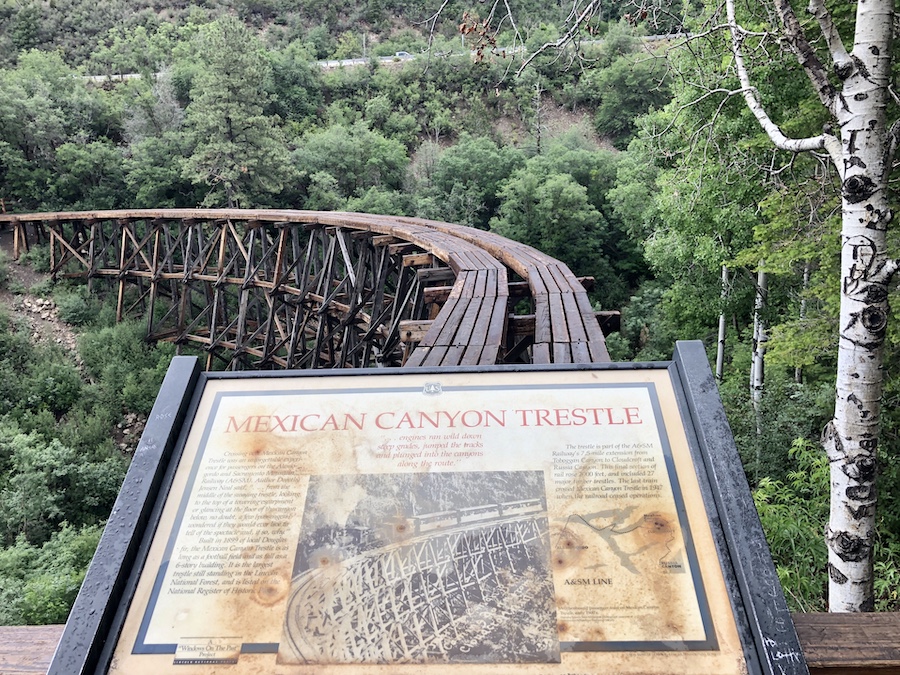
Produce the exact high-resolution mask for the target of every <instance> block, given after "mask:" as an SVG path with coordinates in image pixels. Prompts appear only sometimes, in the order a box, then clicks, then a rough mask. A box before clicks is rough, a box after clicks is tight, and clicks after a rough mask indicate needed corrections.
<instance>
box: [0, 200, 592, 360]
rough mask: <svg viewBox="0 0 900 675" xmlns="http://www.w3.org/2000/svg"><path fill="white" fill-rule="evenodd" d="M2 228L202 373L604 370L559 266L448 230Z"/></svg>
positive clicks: (250, 220) (191, 216)
mask: <svg viewBox="0 0 900 675" xmlns="http://www.w3.org/2000/svg"><path fill="white" fill-rule="evenodd" d="M4 222H8V223H11V224H12V225H13V227H14V228H15V235H16V239H15V240H16V245H17V247H19V249H21V247H26V246H29V245H31V244H33V243H34V242H36V241H46V242H47V243H48V244H49V247H50V265H51V273H52V274H53V276H54V277H55V278H61V277H78V278H85V279H87V282H88V284H89V285H90V286H91V288H92V289H93V288H95V287H96V286H97V285H98V284H99V282H101V281H104V282H106V283H105V286H106V287H107V288H112V289H113V290H114V292H115V294H116V314H117V318H118V319H119V320H121V319H124V318H128V317H141V318H142V319H144V320H146V322H147V329H148V336H149V338H150V339H152V340H167V341H171V342H175V343H176V344H179V345H183V344H193V345H197V346H199V347H201V348H202V349H204V350H206V352H207V353H208V355H209V356H208V360H207V366H208V367H231V368H234V369H240V368H254V369H266V368H344V367H371V366H408V367H412V366H448V365H484V364H493V363H551V362H555V363H585V362H600V361H607V360H609V356H608V353H607V350H606V346H605V341H604V337H603V332H602V330H601V329H600V326H599V324H598V318H597V314H596V313H595V312H594V310H593V309H592V307H591V303H590V301H589V300H588V297H587V293H586V291H585V289H584V286H583V285H582V282H581V281H580V280H579V279H577V278H576V277H575V276H574V275H573V274H572V272H571V271H570V270H569V269H568V267H566V266H565V265H564V264H563V263H561V262H559V261H557V260H555V259H553V258H551V257H549V256H547V255H545V254H543V253H541V252H540V251H537V250H536V249H534V248H531V247H529V246H526V245H524V244H520V243H518V242H515V241H511V240H508V239H504V238H503V237H499V236H498V235H495V234H493V233H490V232H484V231H481V230H476V229H473V228H468V227H464V226H461V225H453V224H450V223H440V222H436V221H428V220H422V219H416V218H401V217H390V216H376V215H369V214H358V213H336V212H315V211H275V210H235V209H228V210H185V209H169V210H140V211H97V212H69V213H38V214H26V215H17V214H3V215H0V223H4ZM17 253H18V250H17ZM98 290H99V289H98ZM516 308H517V309H519V312H518V313H514V312H513V310H514V309H516Z"/></svg>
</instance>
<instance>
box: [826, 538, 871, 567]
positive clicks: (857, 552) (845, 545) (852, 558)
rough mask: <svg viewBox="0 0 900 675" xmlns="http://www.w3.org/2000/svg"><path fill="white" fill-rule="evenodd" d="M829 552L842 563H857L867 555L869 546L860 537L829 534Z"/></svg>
mask: <svg viewBox="0 0 900 675" xmlns="http://www.w3.org/2000/svg"><path fill="white" fill-rule="evenodd" d="M828 539H829V543H830V544H831V550H832V551H834V552H835V553H836V554H837V557H838V558H840V559H841V560H843V561H844V562H859V561H861V560H865V559H866V558H867V557H868V555H869V549H870V548H871V546H870V545H869V544H868V543H867V542H866V540H865V539H863V538H862V537H857V536H856V535H855V534H850V533H849V532H830V533H829V535H828Z"/></svg>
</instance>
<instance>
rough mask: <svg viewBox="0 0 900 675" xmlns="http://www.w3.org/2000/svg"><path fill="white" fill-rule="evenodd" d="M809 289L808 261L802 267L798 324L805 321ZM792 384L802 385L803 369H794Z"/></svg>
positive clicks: (798, 367)
mask: <svg viewBox="0 0 900 675" xmlns="http://www.w3.org/2000/svg"><path fill="white" fill-rule="evenodd" d="M808 288H809V261H807V262H806V263H805V264H804V265H803V295H802V296H801V298H800V323H801V324H802V323H803V321H804V319H806V290H807V289H808ZM794 382H796V383H797V384H803V368H802V367H801V366H797V367H796V368H794Z"/></svg>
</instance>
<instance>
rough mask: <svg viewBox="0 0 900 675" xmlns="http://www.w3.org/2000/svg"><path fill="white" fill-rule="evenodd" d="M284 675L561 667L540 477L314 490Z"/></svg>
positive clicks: (421, 479) (343, 479) (431, 477)
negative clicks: (347, 667)
mask: <svg viewBox="0 0 900 675" xmlns="http://www.w3.org/2000/svg"><path fill="white" fill-rule="evenodd" d="M306 502H307V504H306V509H305V511H304V517H303V524H302V527H301V537H300V542H299V544H298V546H297V558H296V562H295V564H294V576H293V581H292V584H291V594H290V598H289V600H288V603H287V614H286V617H285V624H284V636H283V640H282V642H281V645H280V649H279V652H278V662H279V663H298V664H300V663H372V664H376V663H393V662H396V663H428V662H453V663H504V662H505V663H529V662H537V663H539V662H559V660H560V656H559V640H558V636H557V631H556V610H555V603H554V594H553V579H552V575H551V573H550V550H549V549H550V547H549V540H548V525H547V510H546V504H545V497H544V482H543V474H542V473H540V472H460V473H456V472H454V473H436V474H383V475H365V476H316V477H314V478H313V479H312V480H311V481H310V486H309V491H308V492H307V500H306Z"/></svg>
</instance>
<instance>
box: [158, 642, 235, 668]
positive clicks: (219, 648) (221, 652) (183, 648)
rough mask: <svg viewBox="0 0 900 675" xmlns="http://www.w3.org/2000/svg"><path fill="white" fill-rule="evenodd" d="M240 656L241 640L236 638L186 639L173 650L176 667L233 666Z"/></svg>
mask: <svg viewBox="0 0 900 675" xmlns="http://www.w3.org/2000/svg"><path fill="white" fill-rule="evenodd" d="M240 654H241V639H240V638H237V637H227V638H219V637H211V638H202V637H198V638H187V639H185V640H184V641H182V642H179V643H178V647H177V648H176V650H175V660H174V661H173V662H172V663H173V665H176V666H191V665H198V664H212V663H214V664H222V665H225V664H235V663H237V662H238V657H239V656H240Z"/></svg>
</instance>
